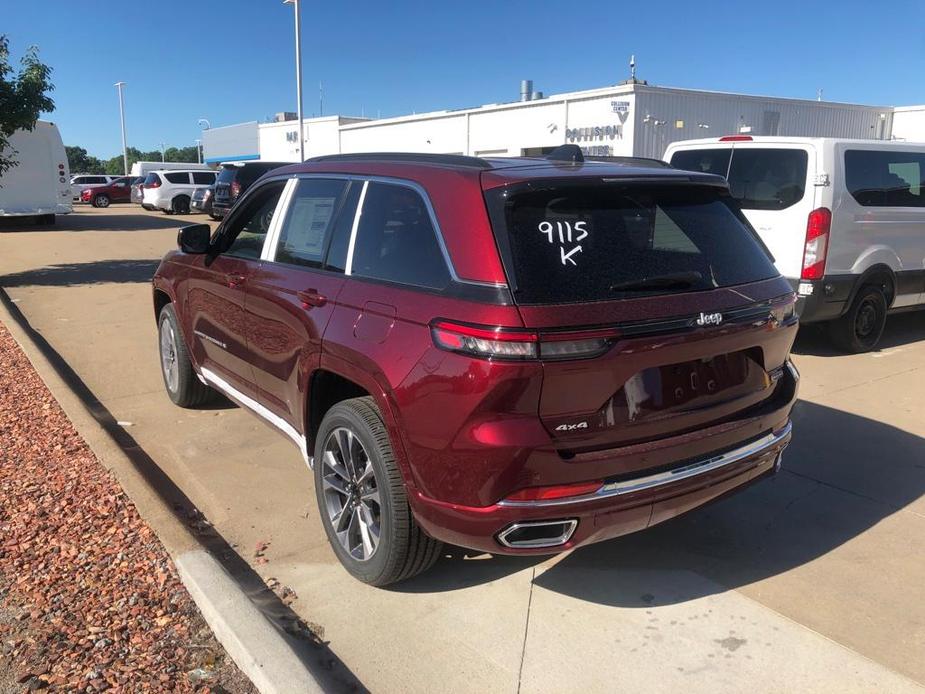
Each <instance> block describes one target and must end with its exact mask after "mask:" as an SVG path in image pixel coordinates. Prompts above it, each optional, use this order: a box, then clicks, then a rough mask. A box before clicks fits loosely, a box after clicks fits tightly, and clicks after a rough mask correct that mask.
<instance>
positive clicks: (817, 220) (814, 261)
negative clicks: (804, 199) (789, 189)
mask: <svg viewBox="0 0 925 694" xmlns="http://www.w3.org/2000/svg"><path fill="white" fill-rule="evenodd" d="M831 228H832V211H831V210H829V209H828V208H827V207H820V208H818V209H815V210H813V211H812V212H810V213H809V219H807V220H806V243H805V245H804V246H803V271H802V272H801V273H800V279H802V280H819V279H822V277H823V275H825V255H826V252H827V251H828V248H829V231H830V230H831Z"/></svg>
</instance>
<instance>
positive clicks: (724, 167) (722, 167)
mask: <svg viewBox="0 0 925 694" xmlns="http://www.w3.org/2000/svg"><path fill="white" fill-rule="evenodd" d="M731 155H732V148H731V147H725V148H722V149H685V150H681V151H680V152H675V153H674V154H672V155H671V165H672V166H673V167H675V168H676V169H684V170H685V171H697V172H699V173H708V174H715V175H717V176H722V177H723V178H725V177H726V176H727V175H728V174H729V160H730V158H731Z"/></svg>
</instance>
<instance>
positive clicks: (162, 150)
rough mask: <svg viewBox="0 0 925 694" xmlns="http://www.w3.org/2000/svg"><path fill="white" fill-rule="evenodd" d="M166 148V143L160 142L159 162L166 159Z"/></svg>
mask: <svg viewBox="0 0 925 694" xmlns="http://www.w3.org/2000/svg"><path fill="white" fill-rule="evenodd" d="M166 149H167V143H166V142H162V143H161V163H163V162H165V161H167V159H166V155H165V152H166Z"/></svg>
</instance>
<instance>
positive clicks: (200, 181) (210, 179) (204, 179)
mask: <svg viewBox="0 0 925 694" xmlns="http://www.w3.org/2000/svg"><path fill="white" fill-rule="evenodd" d="M193 183H195V184H196V185H200V186H202V185H206V186H210V185H212V184H213V183H215V174H214V173H212V172H211V171H194V172H193Z"/></svg>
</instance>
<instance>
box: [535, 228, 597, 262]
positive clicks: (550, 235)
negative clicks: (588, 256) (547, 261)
mask: <svg viewBox="0 0 925 694" xmlns="http://www.w3.org/2000/svg"><path fill="white" fill-rule="evenodd" d="M587 224H588V223H587V222H584V221H581V222H570V221H556V222H550V221H543V222H540V223H539V225H537V229H538V230H539V231H540V233H541V234H544V235H545V236H546V239H547V240H548V241H549V243H550V244H555V243H558V244H559V260H560V262H561V263H562V264H563V265H568V264H569V263H571V264H572V265H574V266H576V267H577V266H578V263H576V262H575V256H576V255H577V254H578V253H581V252H582V250H581V244H580V243H579V242H580V241H583V240H584V239H586V238H587V237H588V230H587Z"/></svg>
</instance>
